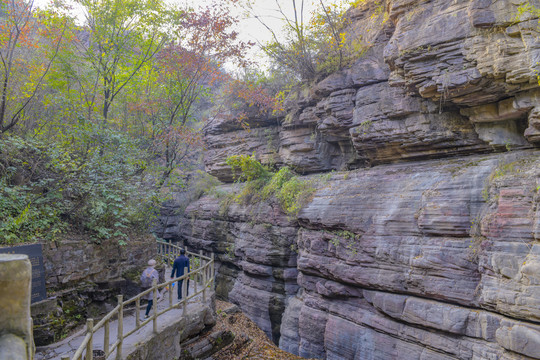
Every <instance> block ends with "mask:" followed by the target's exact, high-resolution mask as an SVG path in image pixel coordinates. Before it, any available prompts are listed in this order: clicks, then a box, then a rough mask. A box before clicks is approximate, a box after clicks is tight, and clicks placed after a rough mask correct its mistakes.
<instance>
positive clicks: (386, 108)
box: [158, 0, 540, 360]
mask: <svg viewBox="0 0 540 360" xmlns="http://www.w3.org/2000/svg"><path fill="white" fill-rule="evenodd" d="M523 5H525V1H522V0H494V1H491V0H388V1H370V0H368V1H359V2H358V4H357V6H356V8H353V9H351V10H350V11H349V13H348V16H349V17H350V19H351V27H353V28H354V31H355V32H356V33H357V34H359V36H361V37H362V39H363V42H364V43H365V44H367V45H366V47H365V49H364V50H363V53H362V56H361V57H360V58H359V59H358V60H357V61H355V63H354V64H352V65H351V66H350V67H348V68H346V69H344V70H341V71H339V72H335V73H333V74H332V75H330V76H328V77H326V78H325V79H322V80H321V81H318V82H317V83H315V84H312V85H311V86H309V87H304V88H302V89H301V90H298V91H296V92H295V93H294V94H291V95H290V96H289V98H288V99H287V101H286V104H285V107H286V109H285V112H284V114H282V115H279V116H262V115H257V114H256V113H253V114H252V115H250V116H249V118H248V119H246V123H247V124H249V128H246V127H245V126H242V125H241V124H239V123H238V122H237V121H233V120H231V119H229V118H227V117H225V116H224V117H222V118H219V119H215V120H214V121H213V122H211V123H210V124H209V126H208V127H207V129H206V133H205V141H206V144H207V152H206V157H205V166H206V171H207V172H208V173H209V174H211V175H213V176H215V177H217V178H218V179H219V180H220V181H222V182H223V183H224V184H222V185H219V186H218V187H217V188H216V189H214V190H213V191H211V192H209V193H207V194H205V195H203V196H202V197H201V198H199V199H197V200H195V201H193V202H191V203H190V204H189V205H188V206H187V207H186V208H185V210H182V211H176V210H177V209H175V207H174V204H172V205H171V206H170V207H169V208H167V211H169V214H168V216H164V217H162V218H161V220H162V222H163V229H159V230H158V234H159V233H161V234H162V235H163V237H165V238H166V239H170V240H172V241H174V242H180V243H183V244H185V245H186V246H188V248H190V249H195V250H197V251H198V250H199V249H204V250H205V251H213V252H215V253H216V254H217V261H218V263H219V264H218V268H217V271H218V274H217V288H216V292H217V294H218V296H219V297H221V298H223V299H227V300H228V301H231V302H233V303H235V304H237V305H239V307H240V308H241V310H242V311H243V312H244V313H245V314H247V315H248V317H249V318H251V319H252V320H254V321H255V322H256V323H257V324H258V325H259V326H260V327H261V328H262V329H263V330H264V331H265V332H266V334H267V335H268V336H269V337H271V339H272V340H273V341H274V342H275V343H276V344H279V346H280V347H281V348H282V349H284V350H286V351H289V352H291V353H294V354H298V355H300V356H303V357H307V358H320V359H406V360H411V359H540V243H539V240H540V209H539V207H538V204H539V200H540V196H539V194H538V191H539V190H538V189H539V187H540V183H539V175H540V152H538V150H537V147H536V145H537V144H538V143H539V142H540V101H539V100H540V87H539V85H538V70H539V62H540V42H539V41H538V36H539V23H538V14H537V13H534V11H519V7H520V6H523ZM531 5H533V6H536V7H540V3H538V1H531ZM522 9H523V8H522ZM531 9H532V8H531ZM381 19H383V20H382V21H381ZM251 154H255V156H256V158H257V159H258V160H260V161H261V162H262V163H263V164H273V165H274V166H276V167H282V166H288V167H290V168H291V169H293V170H294V171H296V172H297V173H299V174H302V177H303V178H304V179H307V180H309V179H316V180H317V181H316V184H317V186H316V191H315V192H314V194H313V196H312V198H311V199H310V200H309V202H308V203H307V204H306V205H305V206H304V207H303V208H302V209H301V210H300V211H299V212H298V214H297V216H291V215H288V214H287V213H286V212H285V211H283V209H282V208H281V207H280V206H279V204H278V202H277V201H275V199H274V200H272V199H269V200H265V201H257V202H253V203H250V204H248V205H244V204H240V203H237V202H235V201H228V199H229V200H230V197H227V196H228V194H232V193H234V192H238V191H240V190H241V188H242V187H243V186H244V185H243V184H240V183H233V180H234V177H233V172H232V171H231V168H230V166H229V165H227V162H226V159H227V158H228V157H229V156H231V155H251Z"/></svg>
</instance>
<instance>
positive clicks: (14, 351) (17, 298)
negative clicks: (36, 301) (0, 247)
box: [0, 254, 35, 360]
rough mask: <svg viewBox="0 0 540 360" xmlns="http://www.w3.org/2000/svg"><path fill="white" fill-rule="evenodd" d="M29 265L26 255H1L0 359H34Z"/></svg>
mask: <svg viewBox="0 0 540 360" xmlns="http://www.w3.org/2000/svg"><path fill="white" fill-rule="evenodd" d="M31 281H32V266H31V264H30V260H28V256H26V255H7V254H0V288H1V289H2V292H1V293H0V358H1V359H14V360H27V359H32V358H33V356H34V350H35V347H34V344H33V339H32V323H31V320H30V298H31V292H32V289H31Z"/></svg>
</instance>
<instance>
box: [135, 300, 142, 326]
mask: <svg viewBox="0 0 540 360" xmlns="http://www.w3.org/2000/svg"><path fill="white" fill-rule="evenodd" d="M135 326H136V327H137V329H138V328H140V327H141V298H140V297H138V298H137V299H135Z"/></svg>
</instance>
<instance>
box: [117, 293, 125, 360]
mask: <svg viewBox="0 0 540 360" xmlns="http://www.w3.org/2000/svg"><path fill="white" fill-rule="evenodd" d="M118 305H119V306H120V309H119V310H118V335H117V338H118V347H117V348H116V360H122V343H123V342H124V297H123V296H122V295H118Z"/></svg>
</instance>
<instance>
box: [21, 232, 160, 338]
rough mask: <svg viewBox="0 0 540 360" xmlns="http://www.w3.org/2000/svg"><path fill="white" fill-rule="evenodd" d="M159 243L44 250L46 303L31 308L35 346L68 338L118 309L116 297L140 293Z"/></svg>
mask: <svg viewBox="0 0 540 360" xmlns="http://www.w3.org/2000/svg"><path fill="white" fill-rule="evenodd" d="M155 249H156V247H155V239H154V238H153V237H152V236H148V238H140V239H136V238H133V239H131V240H130V241H129V243H128V244H127V245H120V244H118V241H117V240H115V239H112V240H107V241H103V242H102V243H95V242H93V241H89V240H88V239H85V238H77V237H73V238H70V239H64V240H62V241H58V242H48V243H44V244H43V264H44V267H45V281H46V288H47V296H48V299H47V300H44V301H42V302H40V303H36V304H32V309H31V310H32V318H33V321H34V340H35V343H36V345H38V346H43V345H47V344H50V343H52V342H54V341H58V340H60V339H61V338H63V337H65V336H66V335H67V334H68V333H69V332H70V331H71V330H73V329H74V328H76V327H77V326H78V325H81V324H82V323H84V321H85V320H86V318H88V317H92V318H93V317H99V316H100V315H103V314H105V313H107V312H108V311H110V310H112V308H113V307H114V306H116V295H118V294H123V295H124V296H125V297H128V298H129V297H131V296H134V295H136V294H137V293H138V292H140V290H141V288H140V286H139V285H140V284H139V276H140V273H141V272H142V270H143V269H144V267H145V266H146V263H147V261H148V260H149V259H151V258H152V257H153V256H155Z"/></svg>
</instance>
